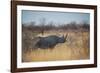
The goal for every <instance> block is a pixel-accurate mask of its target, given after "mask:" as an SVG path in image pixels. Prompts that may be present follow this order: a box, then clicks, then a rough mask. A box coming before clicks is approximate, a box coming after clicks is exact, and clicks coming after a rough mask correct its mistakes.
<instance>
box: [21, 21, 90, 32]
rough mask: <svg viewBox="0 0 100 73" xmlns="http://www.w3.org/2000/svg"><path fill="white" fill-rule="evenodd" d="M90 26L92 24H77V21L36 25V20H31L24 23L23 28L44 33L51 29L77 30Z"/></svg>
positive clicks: (83, 29) (86, 28)
mask: <svg viewBox="0 0 100 73" xmlns="http://www.w3.org/2000/svg"><path fill="white" fill-rule="evenodd" d="M89 27H90V25H89V24H87V23H86V22H83V23H80V24H77V23H76V22H71V23H68V24H60V25H57V24H56V25H55V24H54V23H48V24H43V23H41V24H38V25H36V24H35V22H31V23H28V24H22V28H23V29H28V30H32V31H41V32H42V33H43V31H49V30H64V31H67V30H71V31H75V30H81V31H89Z"/></svg>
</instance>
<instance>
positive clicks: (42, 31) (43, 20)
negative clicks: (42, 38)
mask: <svg viewBox="0 0 100 73" xmlns="http://www.w3.org/2000/svg"><path fill="white" fill-rule="evenodd" d="M45 21H46V19H45V18H41V19H40V27H41V29H40V31H41V33H42V35H43V34H44V31H45Z"/></svg>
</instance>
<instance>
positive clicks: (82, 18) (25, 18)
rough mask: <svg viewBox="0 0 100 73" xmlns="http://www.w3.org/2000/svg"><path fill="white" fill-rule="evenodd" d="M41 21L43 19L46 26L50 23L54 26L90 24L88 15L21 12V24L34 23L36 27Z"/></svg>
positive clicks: (33, 11)
mask: <svg viewBox="0 0 100 73" xmlns="http://www.w3.org/2000/svg"><path fill="white" fill-rule="evenodd" d="M42 19H45V23H46V24H48V23H50V22H53V23H55V24H56V25H57V24H67V23H71V22H76V23H82V22H87V23H88V24H90V14H89V13H78V12H77V13H76V12H55V11H35V10H22V23H23V24H24V23H30V22H35V23H36V25H39V24H40V23H41V20H42Z"/></svg>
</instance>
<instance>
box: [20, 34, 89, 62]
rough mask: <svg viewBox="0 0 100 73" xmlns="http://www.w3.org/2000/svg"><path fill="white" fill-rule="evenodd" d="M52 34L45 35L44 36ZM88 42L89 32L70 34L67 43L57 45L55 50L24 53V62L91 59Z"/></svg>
mask: <svg viewBox="0 0 100 73" xmlns="http://www.w3.org/2000/svg"><path fill="white" fill-rule="evenodd" d="M51 34H52V33H49V34H48V33H45V35H44V36H47V35H51ZM56 34H57V33H56ZM62 34H66V33H62ZM39 35H40V34H39ZM88 40H89V33H88V32H83V33H82V32H69V36H68V38H67V41H66V42H65V43H60V44H57V45H56V46H55V47H54V48H53V49H49V48H48V49H37V50H30V51H27V52H23V53H22V58H23V62H35V61H55V60H80V59H89V47H87V46H88V42H89V41H88Z"/></svg>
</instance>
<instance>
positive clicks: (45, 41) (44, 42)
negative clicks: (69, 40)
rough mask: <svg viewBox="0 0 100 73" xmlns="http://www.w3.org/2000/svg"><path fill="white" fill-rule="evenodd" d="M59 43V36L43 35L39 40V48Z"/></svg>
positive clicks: (50, 46)
mask: <svg viewBox="0 0 100 73" xmlns="http://www.w3.org/2000/svg"><path fill="white" fill-rule="evenodd" d="M57 43H58V37H56V36H48V37H43V38H42V39H40V41H38V43H37V46H38V47H39V48H52V47H54V46H55V45H56V44H57Z"/></svg>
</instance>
